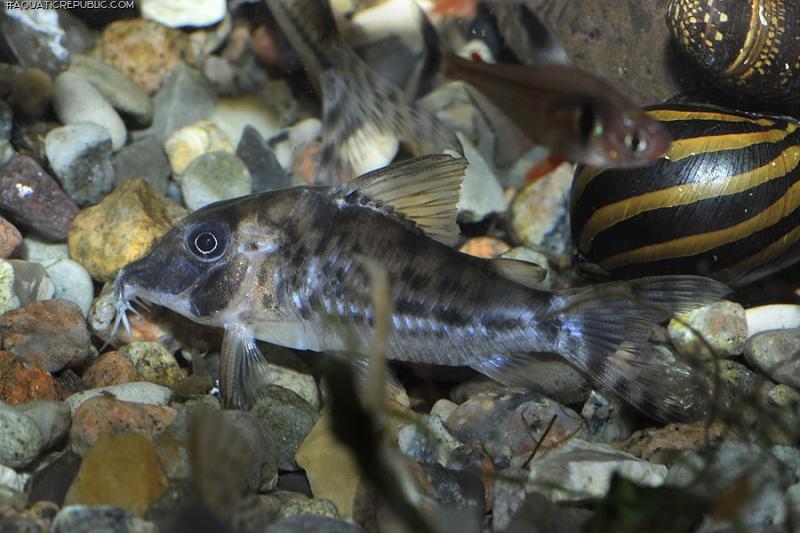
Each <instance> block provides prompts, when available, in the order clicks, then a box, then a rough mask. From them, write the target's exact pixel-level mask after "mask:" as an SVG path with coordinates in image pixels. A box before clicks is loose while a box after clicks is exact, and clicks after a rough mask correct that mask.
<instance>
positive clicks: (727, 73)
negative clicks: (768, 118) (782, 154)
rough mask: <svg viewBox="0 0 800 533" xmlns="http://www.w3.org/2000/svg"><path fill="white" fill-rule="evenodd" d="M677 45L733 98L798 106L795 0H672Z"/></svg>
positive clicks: (798, 8) (799, 43)
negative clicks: (749, 98) (747, 98)
mask: <svg viewBox="0 0 800 533" xmlns="http://www.w3.org/2000/svg"><path fill="white" fill-rule="evenodd" d="M666 18H667V26H669V28H670V31H671V32H672V35H673V37H674V38H675V41H676V43H677V44H678V47H679V48H680V49H681V50H682V51H683V52H684V53H685V54H686V55H687V56H688V57H690V58H691V59H692V60H693V62H694V63H695V64H696V66H697V67H699V68H700V69H701V70H702V71H704V72H705V73H706V75H707V76H706V77H707V79H708V81H710V82H712V83H714V84H715V85H717V86H718V87H720V88H721V89H723V90H725V91H726V92H728V93H730V94H732V95H733V96H736V97H739V98H742V97H751V98H752V97H755V98H757V99H759V100H761V101H763V102H770V103H779V104H785V107H783V108H780V109H778V110H779V111H780V112H788V110H789V109H794V110H796V109H797V108H798V107H800V4H798V3H797V0H670V2H669V5H668V7H667V14H666Z"/></svg>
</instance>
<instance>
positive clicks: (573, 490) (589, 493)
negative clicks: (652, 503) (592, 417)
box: [526, 439, 667, 502]
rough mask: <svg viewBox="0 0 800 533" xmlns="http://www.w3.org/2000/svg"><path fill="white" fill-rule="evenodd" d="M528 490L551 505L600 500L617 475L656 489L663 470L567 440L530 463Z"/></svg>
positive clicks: (598, 446) (599, 447)
mask: <svg viewBox="0 0 800 533" xmlns="http://www.w3.org/2000/svg"><path fill="white" fill-rule="evenodd" d="M530 472H531V474H530V478H528V484H527V487H526V488H527V489H528V491H536V492H540V493H542V494H544V495H545V496H547V497H548V498H549V499H550V500H551V501H553V502H559V501H581V500H585V499H587V498H602V497H603V496H605V495H606V493H607V492H608V489H609V486H610V484H611V479H612V477H614V476H615V475H621V476H622V477H624V478H625V479H629V480H631V481H633V482H635V483H636V484H638V485H644V486H647V487H658V486H660V485H662V484H663V482H664V478H666V476H667V467H666V466H664V465H657V464H652V463H648V462H647V461H642V460H640V459H637V458H636V457H634V456H633V455H630V454H628V453H625V452H621V451H619V450H616V449H614V448H612V447H611V446H607V445H605V444H597V443H589V442H586V441H583V440H580V439H570V440H569V441H567V442H566V443H565V444H564V445H562V446H560V447H558V448H556V449H554V450H552V451H550V452H549V453H547V454H543V455H541V456H539V457H537V458H536V460H535V461H532V462H531V465H530Z"/></svg>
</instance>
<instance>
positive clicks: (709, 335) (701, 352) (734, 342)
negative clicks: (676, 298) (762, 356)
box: [667, 300, 747, 360]
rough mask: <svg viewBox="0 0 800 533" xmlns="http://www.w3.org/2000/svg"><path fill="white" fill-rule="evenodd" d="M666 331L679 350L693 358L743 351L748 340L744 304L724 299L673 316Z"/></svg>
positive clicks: (707, 357)
mask: <svg viewBox="0 0 800 533" xmlns="http://www.w3.org/2000/svg"><path fill="white" fill-rule="evenodd" d="M667 334H668V335H669V340H670V341H671V342H672V345H673V346H674V347H675V348H676V349H677V350H678V353H680V354H682V355H684V356H686V357H689V358H694V360H697V359H698V358H700V359H710V358H712V357H731V356H734V355H738V354H740V353H742V351H743V350H744V343H745V341H746V340H747V318H746V317H745V313H744V308H743V307H742V306H741V305H739V304H737V303H734V302H728V301H725V300H722V301H719V302H714V303H713V304H711V305H707V306H705V307H701V308H699V309H695V310H694V311H692V312H690V313H688V314H687V315H684V316H682V317H676V318H674V319H672V320H671V321H670V323H669V327H668V328H667Z"/></svg>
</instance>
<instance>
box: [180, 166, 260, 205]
mask: <svg viewBox="0 0 800 533" xmlns="http://www.w3.org/2000/svg"><path fill="white" fill-rule="evenodd" d="M251 190H252V180H251V179H250V173H249V172H248V171H247V167H245V166H244V163H242V162H241V161H240V160H239V158H237V157H236V156H235V155H233V154H229V153H227V152H211V153H208V154H203V155H201V156H200V157H198V158H197V159H195V160H194V161H192V162H191V163H190V164H189V166H188V167H187V168H186V171H185V172H184V174H183V177H182V178H181V192H182V193H183V200H184V203H185V205H186V207H188V208H189V209H191V210H192V211H194V210H195V209H200V208H201V207H203V206H204V205H208V204H210V203H212V202H217V201H220V200H227V199H229V198H236V197H239V196H244V195H246V194H250V191H251Z"/></svg>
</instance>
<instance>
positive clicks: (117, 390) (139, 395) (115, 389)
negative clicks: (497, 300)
mask: <svg viewBox="0 0 800 533" xmlns="http://www.w3.org/2000/svg"><path fill="white" fill-rule="evenodd" d="M102 394H113V395H114V396H116V398H117V399H118V400H121V401H123V402H134V403H145V404H148V405H168V404H169V400H170V398H172V391H171V390H170V389H168V388H167V387H162V386H161V385H156V384H155V383H148V382H146V381H135V382H132V383H120V384H119V385H109V386H108V387H100V388H97V389H89V390H86V391H83V392H78V393H76V394H73V395H72V396H70V397H68V398H67V399H66V400H64V403H66V404H67V405H68V406H69V410H70V413H72V415H73V416H74V415H75V411H77V410H78V408H79V407H80V406H81V404H83V402H85V401H86V400H89V399H91V398H94V397H95V396H100V395H102Z"/></svg>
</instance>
